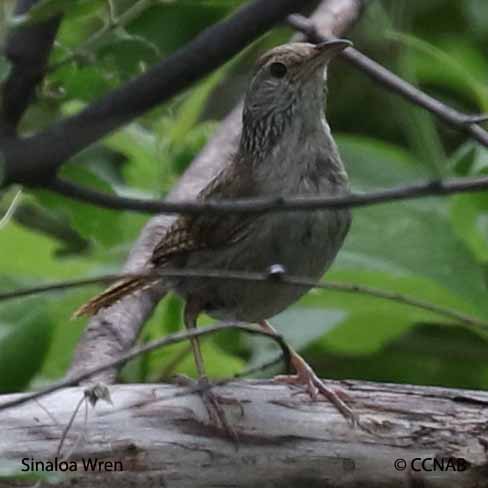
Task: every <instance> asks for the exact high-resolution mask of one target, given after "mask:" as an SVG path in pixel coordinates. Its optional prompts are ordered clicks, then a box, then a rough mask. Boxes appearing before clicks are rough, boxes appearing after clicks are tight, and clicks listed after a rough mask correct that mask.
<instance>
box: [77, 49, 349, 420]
mask: <svg viewBox="0 0 488 488" xmlns="http://www.w3.org/2000/svg"><path fill="white" fill-rule="evenodd" d="M350 45H351V43H350V42H349V41H346V40H341V39H336V40H331V41H327V42H324V43H321V44H318V45H313V44H308V43H290V44H285V45H282V46H279V47H276V48H274V49H272V50H271V51H269V52H268V53H266V54H264V55H263V56H262V57H261V58H260V59H259V61H258V62H257V65H256V69H255V72H254V74H253V76H252V79H251V82H250V84H249V88H248V90H247V94H246V98H245V102H244V112H243V128H242V134H241V138H240V144H239V148H238V151H237V153H236V154H235V155H234V156H233V157H232V158H230V159H229V162H228V164H227V165H226V166H225V167H224V168H223V169H222V171H221V172H220V173H219V174H218V175H217V176H216V177H215V179H213V180H212V181H211V182H210V183H209V184H208V185H207V187H206V188H204V189H203V190H202V192H201V193H200V194H199V195H198V199H199V200H210V199H211V200H222V199H225V200H230V199H236V198H249V197H270V196H280V195H281V196H286V197H290V196H298V195H302V196H303V195H308V196H314V195H315V196H317V195H323V196H334V195H342V194H345V193H347V192H349V184H348V177H347V174H346V171H345V169H344V166H343V164H342V162H341V159H340V157H339V154H338V151H337V148H336V144H335V142H334V140H333V138H332V135H331V133H330V129H329V126H328V124H327V121H326V119H325V115H324V106H325V94H326V91H325V82H326V74H327V65H328V62H329V61H330V60H331V59H332V58H333V57H334V56H335V55H336V54H338V53H339V52H340V51H342V50H343V49H345V48H347V47H348V46H350ZM350 222H351V216H350V213H349V211H348V210H345V209H338V210H333V209H324V210H314V211H307V212H305V211H294V212H286V213H262V214H246V215H236V214H233V215H226V216H223V215H207V214H205V215H197V216H180V217H179V218H178V219H177V220H176V221H175V222H174V224H173V225H172V226H170V227H169V228H168V230H167V232H166V233H165V235H164V236H163V237H162V239H161V240H160V242H159V243H158V245H157V246H156V248H155V249H154V252H153V254H152V257H151V262H150V266H151V267H152V269H155V270H162V269H165V268H172V269H174V268H179V269H185V268H188V269H200V270H224V271H241V272H242V271H247V272H263V271H266V270H268V269H269V268H270V266H272V265H275V264H280V265H282V266H283V267H284V269H285V270H286V271H287V272H288V273H289V274H290V275H298V276H306V277H309V278H310V279H312V280H314V281H319V279H320V278H321V276H322V275H323V273H324V272H325V271H326V270H327V268H328V267H329V266H330V265H331V263H332V261H333V260H334V258H335V256H336V254H337V252H338V251H339V249H340V247H341V246H342V243H343V241H344V238H345V236H346V234H347V232H348V229H349V226H350ZM164 284H165V286H167V288H168V289H172V290H174V291H175V292H176V293H178V294H180V295H181V296H182V297H183V298H184V299H185V300H186V306H185V311H184V321H185V325H186V327H188V328H189V329H192V328H194V327H196V321H197V317H198V315H199V314H200V312H202V311H204V312H206V313H208V314H209V315H211V316H213V317H215V318H218V319H226V320H237V321H244V322H249V323H258V324H260V325H261V326H262V327H263V328H264V329H266V330H268V331H273V328H272V327H271V325H270V324H269V323H268V322H267V320H266V319H268V318H270V317H272V316H274V315H276V314H278V313H279V312H281V311H282V310H284V309H286V308H287V307H289V306H290V305H291V304H293V303H294V302H296V301H297V300H298V299H299V298H300V297H301V296H302V295H303V294H304V293H306V291H307V290H306V289H305V288H303V287H298V286H293V285H289V284H284V283H270V282H268V281H266V282H259V283H253V282H248V281H239V280H230V279H222V278H219V279H217V278H202V277H199V278H188V277H184V278H183V277H179V278H171V279H167V278H164ZM153 285H154V277H151V278H128V279H124V280H122V281H120V282H118V283H116V284H114V285H113V286H111V287H110V288H108V289H107V290H106V291H105V292H103V293H101V294H100V295H98V296H96V297H95V298H93V299H92V300H90V301H89V302H88V303H87V304H85V305H84V306H83V307H81V308H80V309H79V310H78V311H77V312H76V313H75V315H76V316H78V315H93V314H96V313H97V312H98V311H99V310H101V309H103V308H105V307H108V306H110V305H112V304H114V303H115V302H117V301H118V300H120V299H121V298H122V297H124V296H126V295H128V294H131V293H134V292H137V291H138V290H140V289H143V288H148V287H150V286H153ZM299 326H300V324H297V327H299ZM305 326H306V325H305ZM192 347H193V354H194V357H195V363H196V367H197V370H198V373H199V375H200V377H201V378H206V377H205V370H204V364H203V359H202V355H201V352H200V347H199V342H198V338H193V339H192ZM291 362H292V365H293V367H294V368H295V370H296V375H293V376H285V377H280V379H281V380H284V381H287V382H289V383H294V384H301V385H304V386H305V387H306V390H307V392H308V393H309V394H310V396H311V397H312V398H313V399H316V398H317V397H318V395H319V394H320V395H323V396H325V397H327V398H328V399H329V400H330V401H331V402H332V403H333V404H334V405H335V406H336V407H337V408H338V410H339V411H340V412H341V413H342V414H343V415H344V416H345V417H346V418H348V419H350V420H352V421H353V423H354V420H355V417H354V414H353V412H352V411H351V409H350V408H349V407H348V406H347V405H346V404H345V403H344V402H343V400H342V399H341V398H340V397H339V396H338V394H337V392H336V391H334V390H333V389H331V388H329V387H328V386H327V385H326V384H325V383H324V382H323V381H322V380H320V379H319V378H318V377H317V376H316V375H315V373H314V372H313V370H312V369H311V368H310V367H309V366H308V364H307V363H306V362H305V361H304V360H303V358H302V357H301V356H299V355H298V354H297V353H296V352H295V351H292V352H291ZM204 401H206V406H207V410H208V411H209V414H210V415H211V417H212V418H213V419H214V420H215V418H216V417H215V416H214V414H215V412H213V413H212V409H215V398H212V397H211V393H208V394H207V396H206V397H205V396H204ZM217 418H218V419H220V421H221V422H222V423H224V421H223V420H222V417H221V416H220V415H217Z"/></svg>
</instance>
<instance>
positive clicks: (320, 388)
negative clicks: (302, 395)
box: [273, 353, 359, 427]
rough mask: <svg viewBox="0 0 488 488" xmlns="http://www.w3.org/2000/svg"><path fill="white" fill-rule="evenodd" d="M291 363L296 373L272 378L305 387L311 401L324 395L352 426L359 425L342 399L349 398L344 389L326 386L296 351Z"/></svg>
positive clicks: (356, 418) (354, 415) (355, 416)
mask: <svg viewBox="0 0 488 488" xmlns="http://www.w3.org/2000/svg"><path fill="white" fill-rule="evenodd" d="M291 363H292V364H293V367H294V368H295V370H296V374H294V375H279V376H275V377H274V378H273V380H274V381H277V382H280V383H286V384H289V385H290V384H291V385H300V386H303V387H305V390H306V392H307V393H308V394H309V395H310V398H311V399H312V400H313V401H318V400H319V397H320V395H322V396H324V397H325V398H327V399H328V400H329V401H330V402H331V403H332V405H334V407H335V408H336V409H337V410H338V411H339V412H340V413H341V414H342V415H343V416H344V418H345V419H346V420H347V421H348V422H350V424H351V426H352V427H354V426H356V425H359V419H358V417H357V415H356V414H355V413H354V412H353V411H352V409H351V408H350V407H348V406H347V405H346V403H345V401H344V400H349V399H350V397H349V395H348V394H347V393H346V392H345V391H343V390H340V389H333V388H330V387H329V386H327V384H326V383H325V382H324V381H323V380H321V379H320V378H319V377H318V376H317V375H316V374H315V372H314V370H313V369H312V368H311V367H310V366H309V365H308V364H307V363H306V362H305V360H304V359H303V358H302V357H301V356H300V355H298V354H296V353H294V354H292V356H291Z"/></svg>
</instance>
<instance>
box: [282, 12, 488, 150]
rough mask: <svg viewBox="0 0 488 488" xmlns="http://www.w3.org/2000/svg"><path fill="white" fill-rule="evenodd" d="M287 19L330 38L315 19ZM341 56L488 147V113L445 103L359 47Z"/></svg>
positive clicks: (316, 38) (318, 37)
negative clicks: (466, 110)
mask: <svg viewBox="0 0 488 488" xmlns="http://www.w3.org/2000/svg"><path fill="white" fill-rule="evenodd" d="M287 22H288V24H289V25H290V26H291V27H293V28H294V29H296V30H298V31H300V32H303V33H304V34H305V35H306V36H307V37H308V38H309V39H310V41H311V42H315V43H319V42H323V41H326V40H327V39H329V38H330V36H328V35H327V34H325V33H323V32H321V31H320V29H318V28H317V26H316V25H315V24H314V23H313V22H311V21H310V20H308V19H307V18H305V17H303V16H301V15H298V14H296V15H290V16H289V17H288V19H287ZM341 56H342V57H343V58H344V59H345V60H346V61H348V62H349V63H351V64H352V65H353V66H355V67H357V68H358V69H359V70H360V71H362V72H363V73H365V74H366V75H368V76H369V77H370V78H371V79H372V80H374V81H376V82H377V83H379V84H380V85H381V86H383V87H385V88H387V89H388V90H390V91H392V92H393V93H396V94H398V95H400V96H402V97H404V98H405V99H407V100H408V101H410V102H412V103H413V104H415V105H418V106H419V107H422V108H425V109H426V110H428V111H429V112H431V113H433V114H434V115H436V116H437V117H439V119H441V120H442V121H443V122H445V123H446V124H448V125H450V126H451V127H454V128H455V129H458V130H460V131H462V132H467V133H468V134H470V135H471V137H473V139H476V140H477V141H478V142H479V143H480V144H482V145H483V146H486V147H488V132H486V131H485V130H484V129H483V128H482V127H480V126H479V125H478V124H479V123H480V122H485V121H486V120H487V118H488V116H487V115H486V114H482V115H469V114H465V113H462V112H459V111H457V110H455V109H453V108H451V107H449V106H447V105H445V104H444V103H442V102H441V101H439V100H437V99H436V98H434V97H431V96H430V95H428V94H427V93H424V92H423V91H421V90H419V89H418V88H416V87H415V86H413V85H412V84H411V83H408V81H405V80H403V79H402V78H400V77H399V76H397V75H395V74H394V73H392V72H391V71H389V70H388V69H386V68H385V67H384V66H381V64H379V63H377V62H376V61H373V60H372V59H371V58H368V56H365V55H364V54H363V53H361V52H360V51H358V50H357V49H354V48H348V49H346V50H345V51H343V52H342V53H341Z"/></svg>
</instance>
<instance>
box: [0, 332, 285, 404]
mask: <svg viewBox="0 0 488 488" xmlns="http://www.w3.org/2000/svg"><path fill="white" fill-rule="evenodd" d="M228 329H237V330H242V331H245V332H247V333H249V334H256V335H261V336H266V337H269V338H271V339H273V340H274V341H276V342H277V344H278V345H279V346H280V348H281V351H282V355H283V358H284V362H285V364H286V365H287V367H288V363H289V359H290V350H289V347H288V345H287V344H286V342H285V341H284V340H283V338H282V337H281V336H280V335H277V334H273V333H271V332H267V331H266V330H264V329H261V328H258V327H253V326H249V325H242V324H236V323H222V324H218V325H214V326H211V327H201V328H199V329H193V330H185V331H183V332H177V333H175V334H170V335H167V336H166V337H164V338H162V339H158V340H155V341H151V342H148V343H147V344H144V345H143V346H140V347H135V348H134V349H133V350H131V351H129V352H127V353H125V354H122V355H121V356H119V357H117V358H116V359H113V360H111V361H109V362H107V363H104V364H100V365H98V366H95V367H94V368H90V369H87V370H86V371H84V372H83V373H80V374H79V375H77V376H72V377H70V378H66V379H64V380H61V381H58V382H57V383H53V384H51V385H49V386H47V387H46V388H43V389H41V390H39V391H35V392H32V393H27V394H25V395H22V397H19V398H17V399H15V400H12V401H10V402H4V403H0V411H2V410H6V409H9V408H12V407H17V406H19V405H22V404H23V403H26V402H30V401H32V400H37V399H39V398H42V397H44V396H46V395H49V394H50V393H54V392H55V391H59V390H62V389H63V388H67V387H69V386H75V385H77V384H79V383H81V382H82V381H83V380H86V379H90V378H92V377H94V376H96V375H97V374H98V373H101V372H103V371H106V370H108V369H110V368H116V367H120V366H123V365H124V364H127V363H128V362H129V361H130V360H131V359H135V358H137V357H140V356H142V355H143V354H146V353H148V352H151V351H155V350H156V349H161V348H163V347H164V346H169V345H171V344H176V343H178V342H182V341H186V340H188V339H191V338H192V337H201V336H206V335H209V334H215V333H216V332H220V331H223V330H228ZM207 386H208V385H207ZM198 389H199V387H197V390H198Z"/></svg>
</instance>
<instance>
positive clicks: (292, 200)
mask: <svg viewBox="0 0 488 488" xmlns="http://www.w3.org/2000/svg"><path fill="white" fill-rule="evenodd" d="M47 187H48V188H49V189H51V190H53V191H56V192H58V193H60V194H62V195H64V196H66V197H70V198H73V199H76V200H82V201H84V202H88V203H91V204H95V205H97V206H99V207H105V208H111V209H117V210H133V211H137V212H145V213H163V212H164V213H167V214H172V213H184V214H188V215H201V214H209V213H212V214H226V215H227V214H230V213H234V214H241V213H242V214H249V213H267V212H296V211H303V210H318V209H331V208H333V209H338V208H357V207H368V206H372V205H378V204H380V203H387V202H394V201H404V200H412V199H416V198H423V197H433V196H445V195H453V194H456V193H467V192H478V191H482V190H487V189H488V177H487V176H483V177H478V178H452V179H448V180H445V181H444V180H432V181H427V182H421V183H414V184H411V185H399V186H396V187H393V188H388V189H386V190H378V191H375V192H370V193H351V194H348V195H341V196H337V197H330V196H323V197H322V196H318V197H315V196H313V197H308V196H303V197H281V196H280V197H270V198H269V197H261V198H248V199H239V200H237V199H236V200H219V201H215V200H214V201H205V202H199V201H195V200H194V201H180V202H168V201H163V202H161V201H157V200H144V199H137V198H126V197H120V196H116V195H110V194H106V193H101V192H98V191H96V190H91V189H89V188H84V187H80V186H79V185H75V184H73V183H70V182H68V181H65V180H60V179H59V178H58V179H56V180H54V181H52V182H50V183H48V185H47Z"/></svg>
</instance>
